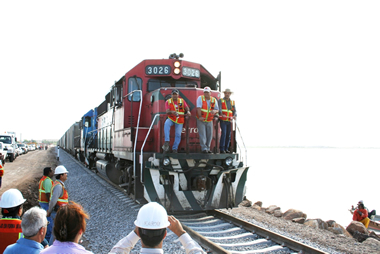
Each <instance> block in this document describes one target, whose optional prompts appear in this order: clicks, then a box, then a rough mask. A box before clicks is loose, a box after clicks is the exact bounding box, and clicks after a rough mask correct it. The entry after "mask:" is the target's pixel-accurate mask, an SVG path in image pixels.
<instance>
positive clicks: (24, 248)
mask: <svg viewBox="0 0 380 254" xmlns="http://www.w3.org/2000/svg"><path fill="white" fill-rule="evenodd" d="M43 249H44V247H43V246H42V244H40V243H38V242H36V241H34V240H29V239H26V238H20V239H18V240H17V242H16V243H14V244H11V245H9V246H8V247H7V248H6V249H5V251H4V254H19V253H31V254H37V253H40V252H41V251H42V250H43Z"/></svg>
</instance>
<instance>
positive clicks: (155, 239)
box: [110, 202, 205, 254]
mask: <svg viewBox="0 0 380 254" xmlns="http://www.w3.org/2000/svg"><path fill="white" fill-rule="evenodd" d="M135 226H136V227H135V229H134V230H133V231H132V232H130V233H129V234H128V235H127V236H126V237H124V238H123V239H121V240H120V241H119V242H118V243H117V244H116V245H115V246H114V247H113V248H112V250H111V252H110V254H128V253H130V252H131V250H132V249H133V247H134V246H135V245H136V243H137V242H138V240H139V239H141V246H142V249H141V252H140V253H163V252H162V244H163V241H164V239H165V237H166V228H169V229H170V230H171V231H173V233H174V234H176V235H177V236H178V237H179V240H180V242H181V243H182V245H183V247H184V248H185V250H186V253H191V254H198V253H201V254H203V253H205V252H204V251H203V250H202V248H201V247H200V246H199V244H198V243H197V242H195V241H194V240H193V239H192V238H191V237H190V236H189V234H188V233H186V231H185V230H183V228H182V226H181V223H180V222H179V221H178V220H177V219H176V218H174V217H173V216H169V217H168V215H167V213H166V210H165V208H164V207H163V206H161V205H160V204H158V203H156V202H150V203H148V204H146V205H144V206H143V207H141V209H140V211H139V213H138V214H137V219H136V221H135Z"/></svg>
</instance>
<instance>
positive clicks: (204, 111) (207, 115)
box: [197, 95, 216, 122]
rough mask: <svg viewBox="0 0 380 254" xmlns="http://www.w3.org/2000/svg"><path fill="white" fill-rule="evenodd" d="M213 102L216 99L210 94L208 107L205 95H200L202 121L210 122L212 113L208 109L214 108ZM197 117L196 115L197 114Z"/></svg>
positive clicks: (212, 116)
mask: <svg viewBox="0 0 380 254" xmlns="http://www.w3.org/2000/svg"><path fill="white" fill-rule="evenodd" d="M215 102H216V99H215V98H214V97H212V96H210V108H209V107H208V105H207V101H206V99H205V96H204V95H202V108H201V112H202V114H201V116H202V117H203V118H204V119H205V120H203V121H204V122H211V121H212V119H213V118H214V114H211V113H210V111H211V110H214V108H215ZM197 118H199V117H198V115H197Z"/></svg>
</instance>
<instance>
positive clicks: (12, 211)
mask: <svg viewBox="0 0 380 254" xmlns="http://www.w3.org/2000/svg"><path fill="white" fill-rule="evenodd" d="M21 208H23V205H22V204H21V205H19V206H15V207H11V208H1V214H2V215H3V217H16V216H18V212H19V211H20V209H21Z"/></svg>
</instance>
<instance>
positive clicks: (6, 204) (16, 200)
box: [0, 189, 26, 208]
mask: <svg viewBox="0 0 380 254" xmlns="http://www.w3.org/2000/svg"><path fill="white" fill-rule="evenodd" d="M25 201H26V199H25V198H24V197H23V196H22V194H21V192H20V191H19V190H17V189H9V190H7V191H6V192H4V193H3V195H2V196H1V200H0V207H1V208H12V207H16V206H19V205H21V204H23V203H24V202H25Z"/></svg>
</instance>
